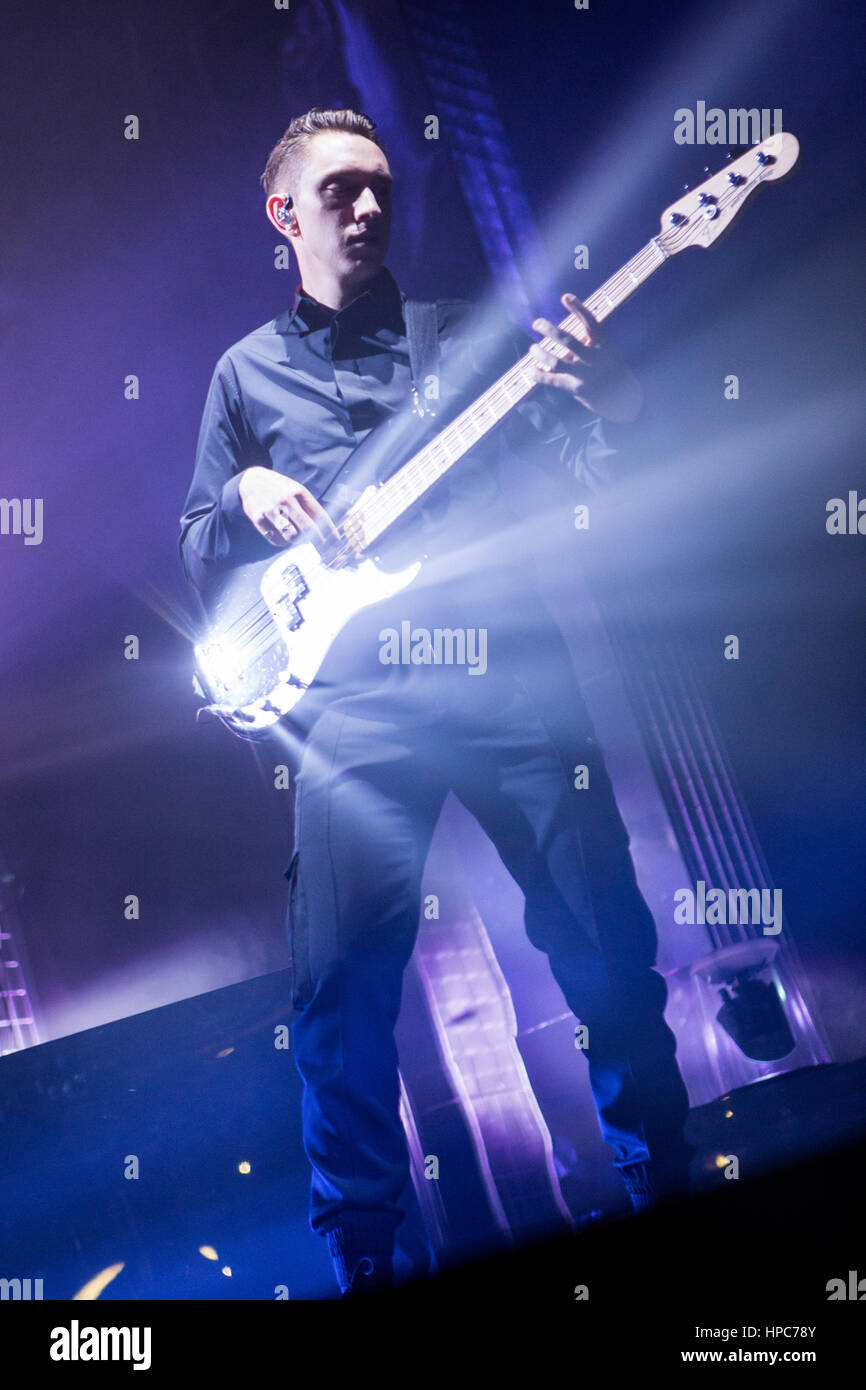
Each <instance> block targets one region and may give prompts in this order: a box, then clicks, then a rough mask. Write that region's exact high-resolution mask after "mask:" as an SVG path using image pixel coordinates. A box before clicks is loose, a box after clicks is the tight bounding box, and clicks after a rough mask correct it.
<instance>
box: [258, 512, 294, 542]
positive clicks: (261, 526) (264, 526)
mask: <svg viewBox="0 0 866 1390" xmlns="http://www.w3.org/2000/svg"><path fill="white" fill-rule="evenodd" d="M253 525H254V526H255V528H256V530H257V531H258V532H259V533H260V534H261V535H262V536H264V538H265V540H266V541H269V542H270V544H271V545H279V546H283V545H288V544H289V541H290V540H292V539H294V536H292V537H287V536H284V535H283V533H282V531H280V530H279V529H278V527H276V526H275V525H274V523H273V522H272V521H269V520H268V518H267V517H266V516H260V517H259V519H258V521H254V522H253Z"/></svg>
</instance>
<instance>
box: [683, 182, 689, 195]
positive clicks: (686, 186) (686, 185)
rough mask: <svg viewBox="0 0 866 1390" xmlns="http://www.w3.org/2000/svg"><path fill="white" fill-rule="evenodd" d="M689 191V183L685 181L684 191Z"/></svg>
mask: <svg viewBox="0 0 866 1390" xmlns="http://www.w3.org/2000/svg"><path fill="white" fill-rule="evenodd" d="M688 191H689V186H688V184H687V183H684V184H683V192H684V193H688Z"/></svg>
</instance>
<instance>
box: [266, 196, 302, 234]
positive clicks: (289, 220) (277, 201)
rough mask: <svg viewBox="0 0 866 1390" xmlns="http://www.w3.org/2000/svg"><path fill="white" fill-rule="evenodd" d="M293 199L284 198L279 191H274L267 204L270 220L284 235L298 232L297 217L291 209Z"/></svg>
mask: <svg viewBox="0 0 866 1390" xmlns="http://www.w3.org/2000/svg"><path fill="white" fill-rule="evenodd" d="M291 201H292V200H291V198H288V199H287V198H283V197H282V195H281V194H279V193H272V194H271V196H270V197H269V198H268V201H267V203H266V204H265V210H266V212H267V214H268V220H269V221H270V222H271V223H272V224H273V226H275V227H276V229H277V231H278V232H282V233H283V235H284V236H290V235H291V234H292V233H293V232H297V227H298V223H297V219H296V217H295V214H294V213H293V212H290V211H289V209H290V206H291Z"/></svg>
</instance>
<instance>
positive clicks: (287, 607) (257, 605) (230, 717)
mask: <svg viewBox="0 0 866 1390" xmlns="http://www.w3.org/2000/svg"><path fill="white" fill-rule="evenodd" d="M420 568H421V562H420V561H416V562H415V563H413V564H411V565H408V566H406V567H405V568H403V569H400V570H386V569H384V568H383V567H382V566H381V565H380V564H379V563H378V562H377V561H376V560H375V559H373V558H372V557H371V556H365V557H363V558H361V559H359V560H358V561H357V562H355V563H343V564H341V565H339V566H334V565H332V564H329V563H328V562H327V561H326V560H325V559H324V558H323V556H322V555H321V554H320V552H319V550H318V549H317V548H316V546H315V545H314V544H313V543H312V542H311V541H306V542H303V541H296V542H295V544H294V545H292V546H289V547H288V548H287V549H286V550H281V551H280V552H279V553H278V554H277V556H276V558H275V559H273V560H271V559H266V560H259V561H256V562H255V563H253V564H247V565H240V566H238V568H237V569H236V570H235V571H233V573H232V574H231V575H230V576H229V579H228V580H227V581H226V582H225V583H224V584H223V585H222V587H221V590H220V595H219V599H218V601H217V603H216V604H215V606H214V609H213V612H212V615H211V617H212V622H211V627H210V629H209V632H208V637H207V640H206V641H205V642H203V643H201V644H200V645H199V646H197V647H196V649H195V652H196V679H197V683H198V687H199V691H200V693H201V694H202V695H204V696H205V697H206V698H207V699H208V700H209V701H210V703H209V705H208V706H207V708H208V710H209V711H210V712H211V713H212V714H214V715H217V716H218V717H219V718H221V719H222V720H223V721H224V723H226V724H227V725H228V726H229V728H231V729H232V731H233V732H234V733H237V734H240V735H241V736H242V737H245V738H260V737H262V736H263V735H266V734H267V733H268V732H269V730H270V729H271V728H272V727H273V725H274V724H276V723H277V721H278V720H279V719H281V718H282V716H283V715H285V714H288V713H289V711H290V710H292V709H294V707H295V705H296V704H297V703H298V701H299V700H300V699H301V698H302V697H303V694H304V691H305V690H306V689H307V687H308V686H310V685H311V684H312V683H313V681H314V680H315V678H316V675H317V673H318V671H319V669H320V667H321V665H322V663H323V661H324V660H325V657H326V656H327V654H328V651H329V649H330V647H331V645H332V643H333V642H334V640H335V638H336V637H337V636H338V634H339V633H340V632H341V631H342V629H343V628H344V627H345V626H346V624H347V623H348V622H350V620H351V619H352V618H353V617H354V616H355V614H356V613H359V612H360V611H361V610H362V609H364V608H369V607H370V606H371V605H372V604H374V603H379V602H380V601H382V600H384V599H387V598H390V597H391V596H392V595H393V594H397V593H400V591H401V590H403V589H405V588H407V587H408V586H409V585H410V584H411V583H412V581H413V579H414V578H415V576H416V575H417V574H418V571H419V570H420Z"/></svg>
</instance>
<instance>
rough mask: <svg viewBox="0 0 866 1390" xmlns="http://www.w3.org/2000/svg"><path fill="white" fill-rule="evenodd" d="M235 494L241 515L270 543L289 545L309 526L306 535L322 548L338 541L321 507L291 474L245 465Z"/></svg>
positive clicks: (333, 526)
mask: <svg viewBox="0 0 866 1390" xmlns="http://www.w3.org/2000/svg"><path fill="white" fill-rule="evenodd" d="M238 497H239V498H240V501H241V506H242V507H243V510H244V515H245V516H247V517H248V518H249V520H250V521H251V522H252V524H253V526H255V528H256V530H257V531H258V532H259V533H260V534H261V535H263V536H264V537H265V540H268V541H270V543H271V545H273V546H285V545H291V543H292V542H293V541H294V540H295V539H296V537H298V536H300V535H302V534H303V532H305V531H309V530H312V531H313V533H314V535H313V536H311V537H310V539H311V540H316V539H318V540H319V541H320V542H321V543H322V545H323V546H324V547H325V548H326V549H329V548H330V547H332V546H337V545H339V543H340V535H339V532H338V531H337V528H336V526H335V525H334V523H333V522H332V520H331V518H330V517H329V516H328V513H327V512H326V511H325V509H324V507H323V506H322V505H321V504H320V503H319V502H317V501H316V499H315V497H314V496H313V494H312V493H311V492H310V491H309V489H308V488H305V487H304V485H303V483H299V482H297V481H296V480H295V479H294V478H286V477H284V476H283V474H282V473H275V472H274V471H273V469H270V468H260V467H258V466H254V467H252V468H245V469H244V471H243V473H242V474H241V478H240V482H239V483H238Z"/></svg>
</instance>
